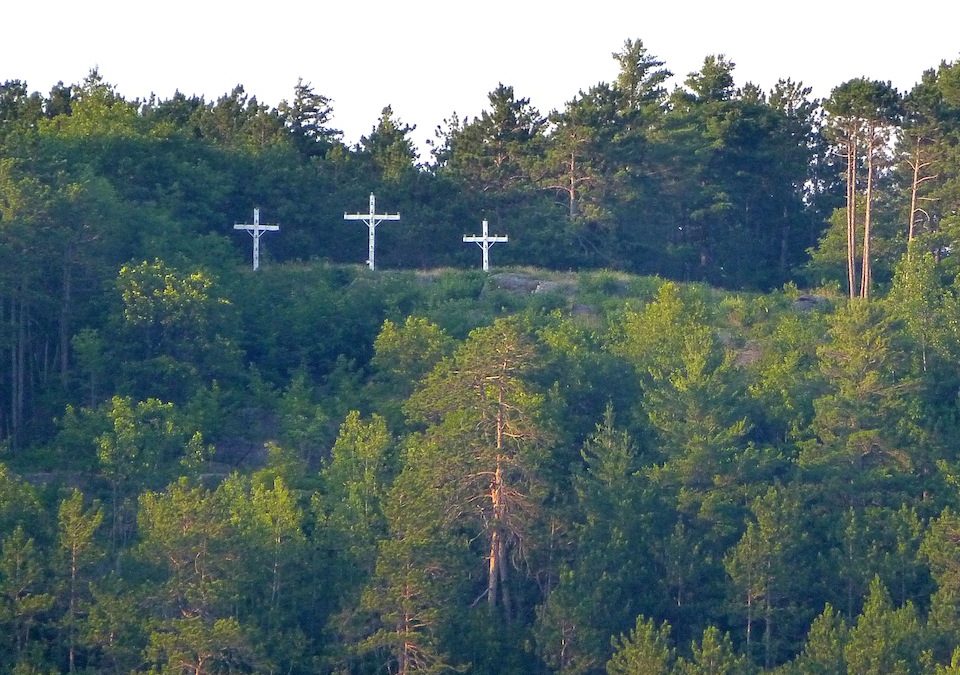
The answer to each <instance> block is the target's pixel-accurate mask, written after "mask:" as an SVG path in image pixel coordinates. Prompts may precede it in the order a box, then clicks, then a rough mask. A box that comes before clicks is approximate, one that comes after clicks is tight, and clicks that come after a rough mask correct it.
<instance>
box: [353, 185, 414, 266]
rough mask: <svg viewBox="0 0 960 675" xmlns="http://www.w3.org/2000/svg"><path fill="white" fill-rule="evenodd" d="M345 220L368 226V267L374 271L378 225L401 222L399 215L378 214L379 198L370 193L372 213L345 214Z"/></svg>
mask: <svg viewBox="0 0 960 675" xmlns="http://www.w3.org/2000/svg"><path fill="white" fill-rule="evenodd" d="M343 219H344V220H362V221H363V222H365V223H366V224H367V229H368V230H369V232H370V237H369V243H368V247H367V248H368V251H367V266H368V267H369V268H370V269H373V250H374V243H375V234H374V233H375V232H376V229H377V225H379V224H380V223H381V222H383V221H384V220H400V214H399V213H392V214H391V213H377V198H376V197H374V196H373V193H372V192H371V193H370V213H349V214H348V213H344V214H343Z"/></svg>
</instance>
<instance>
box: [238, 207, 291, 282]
mask: <svg viewBox="0 0 960 675" xmlns="http://www.w3.org/2000/svg"><path fill="white" fill-rule="evenodd" d="M233 229H235V230H246V231H247V232H249V233H250V236H251V237H253V269H255V270H256V269H259V268H260V236H261V235H262V234H263V233H264V232H276V231H277V230H279V229H280V226H279V225H261V224H260V209H254V210H253V225H248V224H242V225H241V224H239V223H238V224H236V225H234V226H233Z"/></svg>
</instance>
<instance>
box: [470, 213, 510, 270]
mask: <svg viewBox="0 0 960 675" xmlns="http://www.w3.org/2000/svg"><path fill="white" fill-rule="evenodd" d="M463 241H464V242H476V243H477V245H478V246H480V248H482V249H483V271H484V272H486V271H487V270H489V269H490V247H491V246H493V245H494V244H496V243H497V242H498V241H507V235H505V234H504V235H499V234H494V235H492V236H491V235H488V234H487V221H486V219H484V221H483V235H482V236H479V237H478V236H477V235H475V234H465V235H463Z"/></svg>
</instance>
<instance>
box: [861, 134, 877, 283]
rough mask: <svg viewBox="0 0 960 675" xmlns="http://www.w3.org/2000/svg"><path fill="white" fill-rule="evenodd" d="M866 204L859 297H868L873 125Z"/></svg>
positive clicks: (870, 138)
mask: <svg viewBox="0 0 960 675" xmlns="http://www.w3.org/2000/svg"><path fill="white" fill-rule="evenodd" d="M867 133H868V134H869V135H868V137H867V198H866V200H867V203H866V205H865V206H864V213H863V263H862V264H861V268H860V275H861V276H860V297H861V298H864V299H866V298H869V297H870V215H871V206H872V202H873V146H874V128H873V125H871V126H870V128H869V129H868V130H867Z"/></svg>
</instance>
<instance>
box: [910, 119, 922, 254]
mask: <svg viewBox="0 0 960 675" xmlns="http://www.w3.org/2000/svg"><path fill="white" fill-rule="evenodd" d="M919 179H920V137H919V136H917V145H916V147H915V148H914V151H913V183H912V184H911V185H910V222H909V223H908V224H907V256H908V257H909V256H910V254H911V251H912V248H913V247H912V246H911V244H912V243H913V225H914V221H915V220H916V218H917V192H918V191H919V189H920V180H919Z"/></svg>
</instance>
